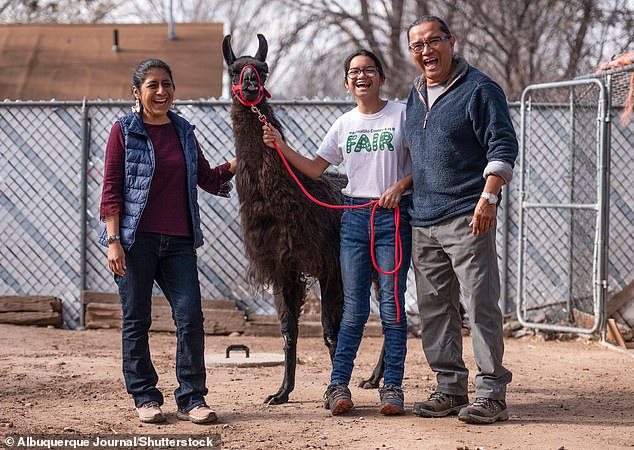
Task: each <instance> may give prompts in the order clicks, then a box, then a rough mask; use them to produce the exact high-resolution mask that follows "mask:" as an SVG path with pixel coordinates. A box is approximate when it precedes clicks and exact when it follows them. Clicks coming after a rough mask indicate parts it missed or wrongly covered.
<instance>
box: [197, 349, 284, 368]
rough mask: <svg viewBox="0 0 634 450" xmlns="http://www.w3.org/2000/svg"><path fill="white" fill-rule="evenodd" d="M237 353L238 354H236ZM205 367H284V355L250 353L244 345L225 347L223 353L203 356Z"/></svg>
mask: <svg viewBox="0 0 634 450" xmlns="http://www.w3.org/2000/svg"><path fill="white" fill-rule="evenodd" d="M236 351H238V352H239V353H236ZM205 365H206V366H207V367H270V366H281V365H284V355H283V354H278V353H252V352H251V351H250V350H249V347H247V346H246V345H241V344H236V345H230V346H229V347H227V349H226V351H225V353H211V354H206V355H205Z"/></svg>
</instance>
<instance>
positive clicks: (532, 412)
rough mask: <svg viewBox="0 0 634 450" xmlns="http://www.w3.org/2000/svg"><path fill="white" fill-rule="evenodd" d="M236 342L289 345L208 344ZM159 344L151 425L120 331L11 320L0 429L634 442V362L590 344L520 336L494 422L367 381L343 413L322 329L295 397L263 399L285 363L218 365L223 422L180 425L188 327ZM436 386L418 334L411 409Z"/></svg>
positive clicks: (297, 442)
mask: <svg viewBox="0 0 634 450" xmlns="http://www.w3.org/2000/svg"><path fill="white" fill-rule="evenodd" d="M236 343H240V344H246V345H248V346H249V347H250V348H251V351H252V352H274V353H281V351H282V340H281V338H254V337H215V336H208V337H207V340H206V347H207V348H206V353H208V354H211V353H220V352H223V351H224V349H225V348H226V346H227V345H229V344H236ZM380 344H381V341H380V339H378V338H366V339H364V342H363V344H362V347H361V350H360V355H359V357H358V361H357V367H356V369H355V372H354V374H353V382H354V383H355V384H356V382H358V381H359V379H360V378H361V377H362V375H366V374H369V373H370V371H371V368H372V365H373V363H374V360H375V358H376V357H377V355H378V351H379V348H380ZM151 346H152V353H153V360H154V362H155V365H156V367H157V371H158V373H159V376H160V381H159V388H160V389H161V390H162V391H163V393H164V394H165V397H166V403H165V405H164V411H166V412H167V413H168V414H169V421H168V422H167V423H166V424H162V425H149V424H148V425H145V424H141V423H139V422H138V420H137V419H136V417H135V416H134V413H133V409H132V401H131V399H130V398H129V397H128V395H127V394H126V392H125V387H124V384H123V378H122V375H121V363H120V334H119V331H118V330H91V331H69V330H60V329H51V328H34V327H21V326H12V325H0V379H1V380H2V382H0V434H1V435H2V437H3V438H4V437H5V436H7V435H9V434H19V435H26V434H35V433H40V434H64V435H67V436H69V437H72V436H82V435H88V434H135V435H143V434H160V435H190V436H195V437H202V436H205V435H209V434H213V433H218V434H220V435H221V439H222V448H228V449H275V448H280V449H310V448H321V449H327V448H333V449H339V448H345V449H461V450H466V449H471V450H475V449H480V448H483V449H553V450H556V449H623V448H634V414H633V413H632V410H633V409H634V382H633V381H632V380H633V379H634V377H633V375H634V358H633V357H632V356H630V355H627V354H623V353H619V352H617V351H614V350H609V349H606V348H605V347H603V346H601V345H599V344H597V343H594V342H589V341H586V340H570V341H544V340H543V338H539V337H535V336H527V337H524V338H521V339H509V340H507V342H506V355H505V363H506V366H507V367H508V368H509V369H510V370H512V371H513V383H512V384H511V385H510V386H509V390H508V404H509V413H510V420H509V421H508V422H504V423H497V424H494V425H486V426H476V425H467V424H463V423H462V422H459V421H458V420H457V418H456V417H455V416H453V417H449V418H441V419H422V418H419V417H416V416H414V415H412V414H411V413H408V414H406V415H405V416H400V417H382V416H381V415H380V414H379V413H378V394H377V392H376V391H374V390H372V391H364V390H362V389H360V388H356V387H353V388H352V395H353V398H354V401H355V404H356V409H355V410H354V412H353V413H352V414H350V415H348V416H344V417H342V416H339V417H336V418H335V417H332V416H331V415H330V413H329V411H327V410H325V409H323V406H322V401H321V396H322V393H323V391H324V389H325V386H326V382H327V380H328V375H329V369H330V362H329V359H328V356H327V353H326V349H325V347H324V346H323V344H322V341H321V340H320V339H318V338H306V339H300V343H299V359H300V364H299V365H298V375H297V386H296V388H295V391H294V393H293V394H292V396H291V401H290V402H289V403H287V404H285V405H280V406H270V407H269V406H266V405H264V404H263V402H262V401H263V399H264V397H265V396H266V395H267V394H270V393H273V392H275V391H276V390H277V388H278V386H279V383H280V381H281V377H282V368H281V367H268V368H213V369H208V376H207V382H208V385H209V391H210V392H209V395H208V397H207V400H208V403H209V404H210V405H212V406H213V407H214V408H215V409H216V411H217V413H218V415H219V417H220V420H219V422H218V423H217V424H212V425H194V424H191V423H188V422H181V421H178V420H177V419H176V417H175V415H174V411H175V405H174V397H173V394H172V392H173V390H174V388H175V377H174V353H175V337H174V335H172V334H169V333H154V334H152V336H151ZM465 354H466V362H467V365H468V367H469V369H470V370H471V371H472V372H473V370H474V369H475V363H474V361H473V357H472V356H471V340H470V338H466V339H465ZM472 378H473V377H471V381H473V379H472ZM434 384H435V383H434V377H433V374H432V372H431V371H430V370H429V368H428V367H427V365H426V363H425V359H424V355H423V352H422V350H421V346H420V341H419V340H418V339H416V338H410V340H409V353H408V356H407V367H406V379H405V382H404V387H405V389H406V406H407V407H408V408H410V409H411V405H412V402H414V401H418V400H421V399H423V398H424V397H426V396H427V395H428V393H429V392H430V390H432V389H433V387H434ZM471 389H473V384H471ZM470 394H471V395H472V396H473V391H471V392H470ZM1 442H3V441H1ZM3 444H4V442H3Z"/></svg>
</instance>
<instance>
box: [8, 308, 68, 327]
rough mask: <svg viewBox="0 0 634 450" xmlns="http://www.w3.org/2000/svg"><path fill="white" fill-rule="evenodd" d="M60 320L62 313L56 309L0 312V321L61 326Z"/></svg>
mask: <svg viewBox="0 0 634 450" xmlns="http://www.w3.org/2000/svg"><path fill="white" fill-rule="evenodd" d="M62 322H63V320H62V314H61V312H57V311H18V312H0V323H12V324H15V325H54V326H61V325H62Z"/></svg>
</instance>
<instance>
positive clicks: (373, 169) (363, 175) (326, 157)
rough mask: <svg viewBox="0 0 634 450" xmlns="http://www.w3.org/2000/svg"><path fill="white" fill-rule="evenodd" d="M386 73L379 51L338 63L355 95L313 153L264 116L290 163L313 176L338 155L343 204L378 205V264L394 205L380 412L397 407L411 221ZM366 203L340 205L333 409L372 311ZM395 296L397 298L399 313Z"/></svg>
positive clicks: (266, 134) (398, 110) (344, 405)
mask: <svg viewBox="0 0 634 450" xmlns="http://www.w3.org/2000/svg"><path fill="white" fill-rule="evenodd" d="M384 81H385V74H384V72H383V65H382V64H381V61H380V60H379V59H378V58H377V56H376V55H375V54H374V53H372V52H370V51H367V50H359V51H356V52H354V53H352V54H351V55H350V56H348V57H347V58H346V60H345V63H344V86H345V87H346V89H347V90H348V91H349V92H350V93H351V94H352V95H353V96H354V98H355V101H356V103H357V107H356V108H354V109H353V110H351V111H349V112H347V113H345V114H343V115H342V116H341V117H339V118H338V119H337V120H336V121H335V123H334V124H333V125H332V127H331V128H330V130H329V131H328V133H327V134H326V137H325V138H324V140H323V142H322V144H321V145H320V147H319V149H318V150H317V156H315V158H314V159H309V158H306V157H304V156H302V155H300V154H299V153H297V152H296V151H294V150H293V149H291V148H290V147H289V146H288V145H287V144H286V143H285V142H283V141H282V137H281V135H280V133H279V131H278V130H276V129H275V128H274V127H273V126H271V125H270V124H267V125H265V126H264V128H263V139H264V142H265V143H266V145H268V146H269V147H275V143H277V144H278V145H279V147H280V150H281V151H282V153H283V154H284V156H285V157H286V158H287V159H288V161H289V163H290V164H292V165H293V166H294V167H295V168H297V169H298V170H300V171H301V172H302V173H304V174H305V175H307V176H309V177H311V178H317V177H319V176H320V175H321V174H322V173H323V172H324V171H325V170H326V168H328V166H330V165H331V164H332V165H339V164H341V163H344V165H345V168H346V173H347V176H348V185H347V186H346V187H345V188H344V189H343V194H344V195H345V204H346V205H348V206H353V205H362V204H364V203H367V202H369V201H372V200H377V199H378V201H379V205H380V207H379V208H378V209H377V214H376V216H375V218H374V226H375V237H374V238H375V242H374V246H375V254H376V261H377V263H378V265H379V267H380V268H381V269H382V270H384V271H391V270H392V269H393V268H394V267H395V255H394V252H395V250H394V242H395V225H394V214H393V209H394V208H395V207H396V206H400V211H401V221H400V233H401V242H402V249H403V253H402V265H401V268H400V270H399V271H398V296H397V299H395V298H394V275H383V274H379V284H380V299H379V302H380V313H381V322H382V325H383V328H384V330H385V358H384V362H385V375H384V386H383V387H382V388H381V389H379V393H380V399H381V409H380V411H381V413H382V414H388V415H392V414H402V413H403V412H404V408H403V390H402V387H401V384H402V381H403V371H404V366H405V354H406V352H407V319H406V317H405V302H404V295H405V287H406V282H407V271H408V268H409V264H410V257H411V228H410V225H409V215H408V213H407V209H408V207H409V204H410V195H409V194H410V192H411V185H412V177H411V162H410V157H409V149H408V147H407V145H406V144H405V142H404V139H403V126H404V124H405V105H402V104H399V103H395V102H391V101H387V100H383V99H382V98H381V97H380V95H379V92H380V88H381V85H382V84H383V82H384ZM371 211H372V206H368V207H365V208H360V209H346V210H345V211H344V213H343V216H342V218H341V231H340V234H341V255H340V256H341V272H342V279H343V290H344V307H343V318H342V322H341V328H340V331H339V336H338V343H337V350H336V354H335V357H334V360H333V368H332V374H331V377H330V384H329V386H328V388H327V390H326V392H325V394H324V400H325V406H326V408H329V409H330V410H331V412H332V414H333V415H338V414H342V413H345V412H346V411H348V410H350V409H351V408H352V407H353V403H352V398H351V394H350V390H349V389H348V384H349V382H350V377H351V375H352V368H353V366H354V359H355V357H356V354H357V350H358V348H359V345H360V343H361V338H362V336H363V328H364V327H365V323H366V322H367V320H368V316H369V314H370V288H371V285H372V275H373V273H374V268H373V265H372V260H371V255H370V239H371V236H370V214H371ZM396 301H398V303H399V306H400V317H397V313H396V312H397V308H396Z"/></svg>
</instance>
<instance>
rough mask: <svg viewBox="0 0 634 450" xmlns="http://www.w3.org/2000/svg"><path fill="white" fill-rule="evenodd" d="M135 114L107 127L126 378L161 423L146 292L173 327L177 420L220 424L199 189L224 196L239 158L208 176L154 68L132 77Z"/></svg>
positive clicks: (111, 245)
mask: <svg viewBox="0 0 634 450" xmlns="http://www.w3.org/2000/svg"><path fill="white" fill-rule="evenodd" d="M132 84H133V86H132V93H133V95H134V97H135V99H136V105H135V108H133V111H134V112H133V113H132V114H129V115H127V116H124V117H121V118H120V119H119V120H118V121H117V122H116V123H115V124H114V126H113V127H112V130H111V131H110V137H109V138H108V143H107V145H106V160H105V167H104V185H103V193H102V200H101V211H100V215H101V218H102V220H105V222H106V230H105V231H104V233H103V234H102V236H101V239H100V242H101V243H102V244H103V245H107V246H108V267H109V268H110V270H111V271H112V272H113V273H114V279H115V281H116V283H117V285H118V286H119V295H120V297H121V306H122V312H123V314H122V317H123V321H122V335H123V342H122V350H123V375H124V378H125V383H126V388H127V391H128V393H129V394H131V395H132V397H133V399H134V404H135V407H136V414H137V415H138V416H139V419H140V420H141V422H146V423H156V422H162V421H164V420H165V416H164V414H163V412H162V411H161V405H162V404H163V395H162V394H161V392H160V391H159V390H158V389H157V388H156V383H157V381H158V375H157V374H156V371H155V370H154V366H153V365H152V361H151V359H150V350H149V345H148V330H149V328H150V324H151V301H152V285H153V282H154V281H156V282H157V284H158V285H159V286H160V288H161V290H162V291H163V293H164V294H165V296H166V297H167V300H168V301H169V303H170V305H171V307H172V315H173V317H174V321H175V322H176V337H177V351H176V378H177V380H178V388H177V389H176V391H175V393H174V394H175V395H174V397H175V399H176V404H177V407H178V410H177V413H176V417H177V418H179V419H181V420H190V421H192V422H194V423H209V422H213V421H215V420H217V416H216V413H215V412H214V411H213V410H212V409H211V408H209V407H208V406H207V405H206V403H205V398H204V397H205V395H206V394H207V388H206V385H205V363H204V331H203V315H202V308H201V299H200V286H199V283H198V270H197V267H196V248H197V247H200V246H201V245H202V244H203V238H202V231H201V229H200V216H199V213H198V202H197V190H196V186H197V185H198V186H200V187H201V188H202V189H204V190H206V191H207V192H210V193H212V194H216V195H221V196H225V197H227V196H228V192H229V190H230V189H231V185H230V183H228V181H229V180H230V179H231V177H232V176H233V173H234V172H235V158H234V159H232V160H231V161H229V162H227V163H225V164H223V165H221V166H218V167H216V168H214V169H212V168H211V167H210V166H209V163H208V162H207V160H206V159H205V157H204V155H203V153H202V151H201V149H200V147H199V145H198V142H197V140H196V137H195V136H194V127H193V126H192V125H191V124H190V123H189V122H188V121H186V120H185V119H183V118H182V117H180V116H178V115H177V114H175V113H174V112H172V111H170V107H171V105H172V101H173V99H174V80H173V78H172V72H171V70H170V68H169V66H168V65H167V64H166V63H164V62H163V61H161V60H158V59H146V60H144V61H141V62H140V63H139V65H138V66H137V67H136V69H135V71H134V73H133V75H132Z"/></svg>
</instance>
